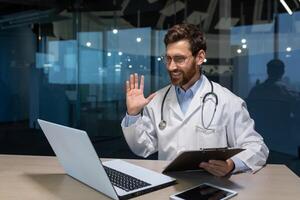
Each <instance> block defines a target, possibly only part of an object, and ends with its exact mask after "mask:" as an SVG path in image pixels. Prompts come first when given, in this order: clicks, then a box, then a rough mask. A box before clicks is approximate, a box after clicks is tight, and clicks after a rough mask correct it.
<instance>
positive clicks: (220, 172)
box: [199, 162, 226, 176]
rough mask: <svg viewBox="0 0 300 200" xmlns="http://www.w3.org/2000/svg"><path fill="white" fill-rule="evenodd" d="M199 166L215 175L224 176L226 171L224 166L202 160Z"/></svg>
mask: <svg viewBox="0 0 300 200" xmlns="http://www.w3.org/2000/svg"><path fill="white" fill-rule="evenodd" d="M199 167H201V168H203V169H205V170H206V171H208V172H209V173H211V174H213V175H215V176H225V174H226V171H224V168H222V167H220V166H216V165H214V164H211V163H207V162H202V163H200V165H199Z"/></svg>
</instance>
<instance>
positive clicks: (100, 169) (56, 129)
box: [38, 119, 176, 199]
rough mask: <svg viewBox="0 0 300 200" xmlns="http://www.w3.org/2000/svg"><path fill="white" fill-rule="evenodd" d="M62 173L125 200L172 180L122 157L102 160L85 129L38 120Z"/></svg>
mask: <svg viewBox="0 0 300 200" xmlns="http://www.w3.org/2000/svg"><path fill="white" fill-rule="evenodd" d="M38 123H39V124H40V126H41V128H42V130H43V132H44V134H45V135H46V137H47V139H48V141H49V143H50V145H51V147H52V149H53V151H54V152H55V154H56V156H57V158H58V160H59V162H60V163H61V165H62V166H63V168H64V170H65V172H66V173H67V174H68V175H70V176H72V177H73V178H75V179H77V180H79V181H81V182H83V183H85V184H87V185H89V186H90V187H92V188H94V189H96V190H98V191H100V192H102V193H103V194H105V195H107V196H109V197H111V198H112V199H128V198H131V197H135V196H138V195H142V194H145V193H148V192H151V191H154V190H158V189H160V188H164V187H167V186H169V185H172V184H174V183H175V181H176V180H175V179H173V178H171V177H169V176H166V175H163V174H160V173H157V172H154V171H151V170H148V169H145V168H142V167H139V166H136V165H133V164H130V163H128V162H125V161H122V160H119V159H117V160H112V161H106V162H103V163H102V162H101V160H100V159H99V158H98V156H97V153H96V151H95V149H94V147H93V145H92V143H91V141H90V139H89V137H88V135H87V133H86V132H85V131H82V130H78V129H74V128H69V127H66V126H62V125H58V124H54V123H51V122H47V121H44V120H41V119H38Z"/></svg>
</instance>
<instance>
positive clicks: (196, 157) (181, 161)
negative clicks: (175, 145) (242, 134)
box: [162, 148, 245, 173]
mask: <svg viewBox="0 0 300 200" xmlns="http://www.w3.org/2000/svg"><path fill="white" fill-rule="evenodd" d="M244 150H245V149H241V148H209V149H201V150H197V151H183V152H181V153H180V154H179V155H178V156H177V157H176V158H175V159H174V160H173V161H171V163H170V164H169V165H167V167H166V168H165V169H164V170H163V172H162V173H167V172H176V171H193V170H200V168H199V163H201V162H207V161H208V160H227V159H229V158H231V157H232V156H234V155H236V154H238V153H240V152H242V151H244Z"/></svg>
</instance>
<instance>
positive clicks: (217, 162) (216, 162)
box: [208, 160, 227, 167]
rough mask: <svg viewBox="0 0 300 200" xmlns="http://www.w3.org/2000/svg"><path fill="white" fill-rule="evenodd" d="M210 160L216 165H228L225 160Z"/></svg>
mask: <svg viewBox="0 0 300 200" xmlns="http://www.w3.org/2000/svg"><path fill="white" fill-rule="evenodd" d="M208 162H209V163H210V164H213V165H216V166H221V167H227V162H226V161H223V160H209V161H208Z"/></svg>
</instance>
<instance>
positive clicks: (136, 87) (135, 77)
mask: <svg viewBox="0 0 300 200" xmlns="http://www.w3.org/2000/svg"><path fill="white" fill-rule="evenodd" d="M134 88H135V89H139V75H138V74H137V73H135V74H134Z"/></svg>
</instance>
